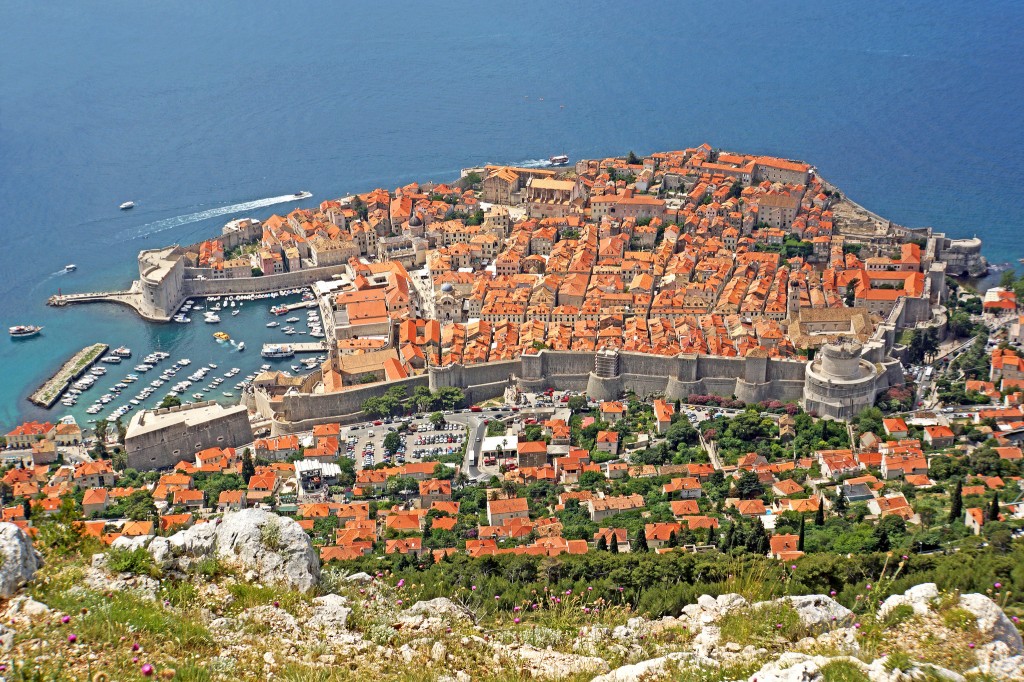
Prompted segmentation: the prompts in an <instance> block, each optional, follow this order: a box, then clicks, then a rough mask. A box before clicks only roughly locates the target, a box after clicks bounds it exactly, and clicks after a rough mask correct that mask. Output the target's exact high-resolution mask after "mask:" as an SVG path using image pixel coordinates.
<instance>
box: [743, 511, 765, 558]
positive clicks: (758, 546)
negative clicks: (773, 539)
mask: <svg viewBox="0 0 1024 682" xmlns="http://www.w3.org/2000/svg"><path fill="white" fill-rule="evenodd" d="M768 545H769V543H768V531H766V530H765V529H764V524H763V523H761V519H760V517H758V518H755V519H754V523H753V524H752V525H751V528H750V531H749V533H748V535H747V542H746V545H745V546H746V548H747V551H748V552H752V553H754V554H760V555H762V556H767V555H768Z"/></svg>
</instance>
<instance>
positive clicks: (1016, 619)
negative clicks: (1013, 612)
mask: <svg viewBox="0 0 1024 682" xmlns="http://www.w3.org/2000/svg"><path fill="white" fill-rule="evenodd" d="M1010 620H1012V621H1013V622H1014V623H1019V622H1020V618H1018V617H1017V616H1012V617H1011V618H1010Z"/></svg>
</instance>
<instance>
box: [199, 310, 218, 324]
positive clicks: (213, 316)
mask: <svg viewBox="0 0 1024 682" xmlns="http://www.w3.org/2000/svg"><path fill="white" fill-rule="evenodd" d="M203 322H205V323H207V324H217V323H218V322H220V315H218V314H217V313H206V315H205V316H204V317H203Z"/></svg>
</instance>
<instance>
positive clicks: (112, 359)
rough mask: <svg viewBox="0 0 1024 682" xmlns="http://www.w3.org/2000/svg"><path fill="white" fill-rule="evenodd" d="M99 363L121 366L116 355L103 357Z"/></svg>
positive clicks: (119, 359)
mask: <svg viewBox="0 0 1024 682" xmlns="http://www.w3.org/2000/svg"><path fill="white" fill-rule="evenodd" d="M100 362H106V363H108V364H111V365H119V364H121V357H120V356H118V355H108V356H106V357H104V358H103V359H102V360H100Z"/></svg>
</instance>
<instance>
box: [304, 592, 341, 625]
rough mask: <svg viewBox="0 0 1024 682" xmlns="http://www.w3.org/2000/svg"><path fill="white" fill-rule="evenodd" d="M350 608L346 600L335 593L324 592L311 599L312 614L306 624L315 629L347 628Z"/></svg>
mask: <svg viewBox="0 0 1024 682" xmlns="http://www.w3.org/2000/svg"><path fill="white" fill-rule="evenodd" d="M351 613H352V609H351V608H349V607H348V600H347V599H346V598H345V597H341V596H338V595H336V594H325V595H324V596H322V597H317V598H316V599H314V600H313V615H311V616H310V617H309V620H308V621H307V622H306V625H307V626H308V627H310V628H313V629H315V630H323V631H331V632H339V631H344V630H346V629H347V628H348V617H349V614H351Z"/></svg>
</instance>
